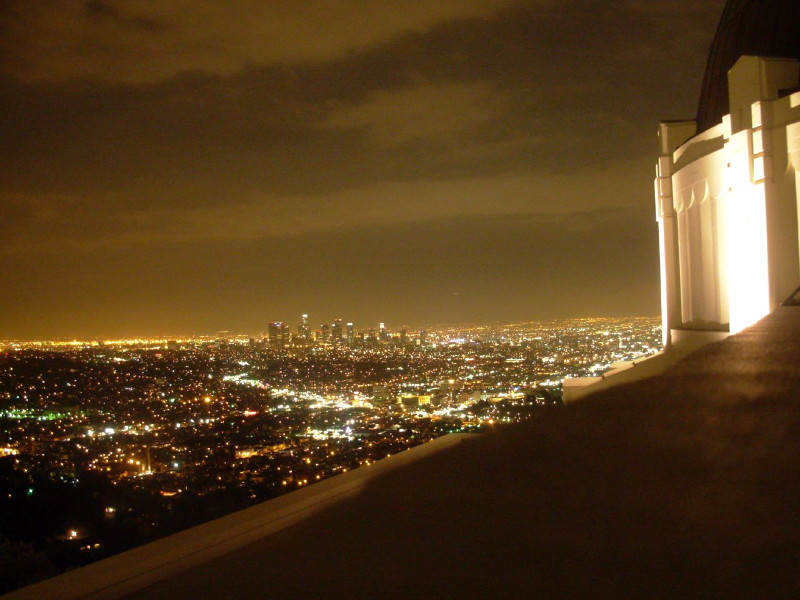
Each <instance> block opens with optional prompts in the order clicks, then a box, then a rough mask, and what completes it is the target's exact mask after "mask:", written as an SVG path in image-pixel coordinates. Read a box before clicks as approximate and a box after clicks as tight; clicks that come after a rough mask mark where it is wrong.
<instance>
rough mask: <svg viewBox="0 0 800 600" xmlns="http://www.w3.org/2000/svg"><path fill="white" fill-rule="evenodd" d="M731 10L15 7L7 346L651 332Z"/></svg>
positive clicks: (1, 16) (4, 183) (2, 187)
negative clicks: (672, 223) (657, 156)
mask: <svg viewBox="0 0 800 600" xmlns="http://www.w3.org/2000/svg"><path fill="white" fill-rule="evenodd" d="M722 5H723V2H722V1H721V0H720V1H713V2H712V1H708V2H688V1H678V2H672V3H661V2H655V3H653V2H647V3H643V2H617V3H608V2H569V3H561V2H559V3H555V2H550V1H545V0H531V1H522V2H520V1H512V0H508V1H503V2H488V1H480V0H472V1H468V2H454V1H450V2H440V3H435V5H430V3H421V2H419V3H416V2H412V3H410V4H409V3H398V2H382V3H380V4H376V3H372V2H349V3H338V4H329V5H326V6H325V7H321V6H320V5H316V4H304V5H302V6H300V5H297V6H285V5H278V4H263V3H254V2H247V1H241V2H236V3H233V4H229V5H225V6H224V7H223V6H221V5H220V6H219V7H213V6H208V7H204V8H198V7H196V6H194V4H190V3H185V2H174V3H170V4H169V5H168V6H167V5H164V4H163V3H155V2H153V3H142V4H137V6H136V7H132V6H130V5H127V4H124V3H121V2H115V1H101V0H92V1H89V2H77V1H75V2H64V3H58V4H57V5H53V4H51V3H44V2H41V3H40V2H24V3H23V2H11V3H9V4H8V5H7V6H6V7H5V8H4V10H3V11H2V12H0V26H2V28H3V31H4V32H5V34H4V36H3V39H2V41H0V49H2V52H0V55H2V56H3V58H2V59H0V90H2V97H3V98H4V100H3V108H4V110H3V111H1V112H0V123H1V124H2V125H1V126H2V128H3V131H4V136H3V139H2V140H0V150H2V152H0V228H2V235H0V239H1V240H2V241H0V286H2V288H3V290H4V291H5V293H4V295H3V301H2V302H0V339H10V338H24V339H49V338H82V339H83V338H89V339H91V338H108V337H126V336H156V335H163V334H165V333H169V334H178V333H184V334H189V333H191V332H204V333H207V332H214V331H219V330H223V329H227V330H232V331H242V332H257V331H259V330H261V329H262V328H263V327H264V326H265V325H264V324H266V323H267V322H269V321H272V320H276V319H278V318H280V319H284V320H290V319H294V318H295V317H294V316H293V315H294V314H295V313H296V312H298V308H300V310H303V311H307V312H308V313H309V314H311V315H320V316H322V315H331V316H332V317H333V318H335V316H336V315H337V314H340V315H344V314H345V312H346V313H347V318H348V319H350V320H352V321H353V322H356V323H373V322H376V323H379V322H381V321H384V322H387V323H395V324H399V323H405V324H407V325H408V326H409V328H418V327H421V326H425V325H426V324H434V323H465V322H471V323H478V322H487V321H501V322H513V321H521V320H536V319H551V318H565V317H579V316H622V315H629V314H643V315H646V314H656V313H657V311H658V305H659V291H658V287H659V272H658V260H657V246H658V243H657V230H656V226H655V223H654V220H653V217H652V207H651V204H652V200H651V196H652V178H653V174H652V167H651V164H652V160H653V156H654V150H653V140H654V137H655V132H656V128H657V123H658V121H659V120H660V119H662V118H665V117H674V118H683V117H691V116H692V115H693V114H694V112H695V98H696V97H697V90H698V89H699V86H700V82H701V79H702V73H703V68H704V63H705V56H706V52H707V49H708V41H709V40H710V39H711V36H712V33H713V30H714V26H715V24H716V21H717V19H718V17H719V13H720V10H721V8H722ZM676 15H681V17H680V19H678V18H676ZM325 320H328V317H327V316H326V317H325ZM316 321H320V322H322V320H320V319H316V320H315V321H314V322H316ZM290 322H292V321H291V320H290Z"/></svg>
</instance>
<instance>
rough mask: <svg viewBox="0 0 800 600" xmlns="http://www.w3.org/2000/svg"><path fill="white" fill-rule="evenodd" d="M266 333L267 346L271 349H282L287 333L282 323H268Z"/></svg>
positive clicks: (286, 340)
mask: <svg viewBox="0 0 800 600" xmlns="http://www.w3.org/2000/svg"><path fill="white" fill-rule="evenodd" d="M268 332H269V345H270V346H271V347H272V348H283V347H284V346H285V345H286V343H287V342H288V339H287V338H288V333H289V332H288V331H287V328H286V326H285V325H284V324H283V323H282V322H280V321H276V322H274V323H270V324H269V329H268Z"/></svg>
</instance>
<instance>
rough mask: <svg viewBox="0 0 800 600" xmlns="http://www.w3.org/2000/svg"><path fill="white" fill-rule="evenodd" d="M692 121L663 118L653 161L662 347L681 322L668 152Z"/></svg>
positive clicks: (688, 131)
mask: <svg viewBox="0 0 800 600" xmlns="http://www.w3.org/2000/svg"><path fill="white" fill-rule="evenodd" d="M696 129H697V124H696V123H695V121H664V122H662V123H661V124H660V125H659V129H658V139H659V147H660V153H659V157H658V163H657V164H656V178H655V182H654V187H655V201H656V221H657V222H658V245H659V254H660V265H661V327H662V337H663V343H664V347H665V348H666V347H668V346H670V345H671V343H672V342H671V337H670V330H672V329H673V328H675V327H677V326H678V325H679V324H680V323H681V290H680V276H679V268H678V260H679V258H678V239H677V235H678V229H677V224H676V222H675V210H674V208H673V189H672V174H673V170H674V166H675V164H674V162H673V158H672V154H673V152H674V151H675V149H676V148H678V147H679V146H680V145H681V144H683V143H684V142H685V141H686V140H688V139H689V138H690V137H691V136H693V135H694V133H695V131H696Z"/></svg>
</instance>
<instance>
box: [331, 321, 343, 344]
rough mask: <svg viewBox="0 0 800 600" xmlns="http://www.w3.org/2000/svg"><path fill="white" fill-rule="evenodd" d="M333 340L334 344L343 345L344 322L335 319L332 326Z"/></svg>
mask: <svg viewBox="0 0 800 600" xmlns="http://www.w3.org/2000/svg"><path fill="white" fill-rule="evenodd" d="M331 338H333V343H334V344H341V343H342V320H341V319H335V320H334V321H333V325H331Z"/></svg>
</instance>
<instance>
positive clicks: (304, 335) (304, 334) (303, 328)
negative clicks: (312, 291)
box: [297, 314, 311, 344]
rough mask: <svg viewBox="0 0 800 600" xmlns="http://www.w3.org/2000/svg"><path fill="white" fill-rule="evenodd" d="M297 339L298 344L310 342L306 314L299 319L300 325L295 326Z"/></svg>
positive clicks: (309, 329)
mask: <svg viewBox="0 0 800 600" xmlns="http://www.w3.org/2000/svg"><path fill="white" fill-rule="evenodd" d="M297 337H298V338H299V340H300V343H303V344H308V343H310V342H311V327H310V326H309V324H308V315H307V314H303V315H302V316H301V317H300V324H299V325H298V326H297Z"/></svg>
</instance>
